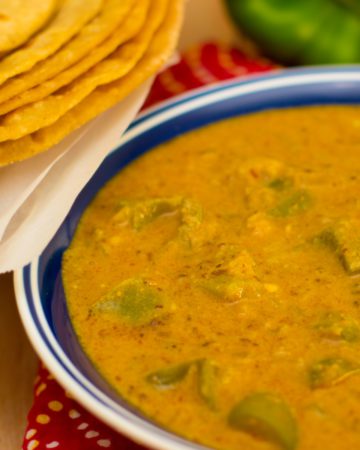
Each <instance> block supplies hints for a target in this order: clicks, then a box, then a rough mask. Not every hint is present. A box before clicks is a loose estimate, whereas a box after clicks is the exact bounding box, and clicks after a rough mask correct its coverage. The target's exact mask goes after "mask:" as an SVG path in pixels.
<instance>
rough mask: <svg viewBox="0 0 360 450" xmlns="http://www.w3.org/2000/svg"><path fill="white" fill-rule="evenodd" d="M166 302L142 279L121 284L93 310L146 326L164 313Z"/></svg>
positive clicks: (133, 279)
mask: <svg viewBox="0 0 360 450" xmlns="http://www.w3.org/2000/svg"><path fill="white" fill-rule="evenodd" d="M163 307H164V300H163V297H162V296H161V295H160V293H159V292H158V290H157V289H156V288H155V287H153V286H151V285H149V284H148V283H147V282H146V281H145V280H143V279H142V278H130V279H128V280H125V281H123V282H121V283H120V284H119V285H118V286H116V287H115V289H113V290H112V291H111V292H109V293H108V294H106V295H105V296H104V297H103V298H102V299H101V300H99V301H98V302H97V303H96V304H95V306H94V307H93V308H92V311H93V312H101V313H106V314H110V315H111V316H115V317H119V318H121V319H122V320H124V321H126V322H128V323H130V324H132V325H145V324H146V323H149V322H150V321H151V320H153V319H155V318H156V317H158V316H159V315H160V314H162V313H163Z"/></svg>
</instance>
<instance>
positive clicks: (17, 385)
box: [0, 274, 38, 450]
mask: <svg viewBox="0 0 360 450" xmlns="http://www.w3.org/2000/svg"><path fill="white" fill-rule="evenodd" d="M37 364H38V362H37V357H36V356H35V353H34V351H33V350H32V348H31V346H30V344H29V342H28V339H27V337H26V336H25V333H24V331H23V327H22V325H21V323H20V319H19V316H18V313H17V309H16V304H15V298H14V290H13V284H12V275H11V274H6V275H0V449H1V450H18V449H20V448H21V441H22V437H23V433H24V429H25V424H26V415H27V412H28V410H29V407H30V405H31V402H32V386H33V382H34V378H35V373H36V369H37Z"/></svg>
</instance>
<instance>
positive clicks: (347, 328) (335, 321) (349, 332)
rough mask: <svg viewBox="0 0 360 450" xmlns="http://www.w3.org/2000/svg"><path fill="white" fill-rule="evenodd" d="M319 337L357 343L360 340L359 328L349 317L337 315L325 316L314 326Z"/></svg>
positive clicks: (329, 314)
mask: <svg viewBox="0 0 360 450" xmlns="http://www.w3.org/2000/svg"><path fill="white" fill-rule="evenodd" d="M315 329H316V330H318V332H319V333H320V335H321V336H322V337H324V338H327V339H332V340H341V341H346V342H357V341H359V340H360V326H359V324H358V323H357V322H356V320H354V319H353V318H351V317H347V316H344V315H343V314H339V313H328V314H326V315H325V316H324V317H323V318H322V319H321V320H320V321H319V322H318V323H317V324H316V325H315Z"/></svg>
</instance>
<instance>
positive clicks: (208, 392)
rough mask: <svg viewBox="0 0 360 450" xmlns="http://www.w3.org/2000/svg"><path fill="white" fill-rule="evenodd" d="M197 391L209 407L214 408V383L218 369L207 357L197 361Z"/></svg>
mask: <svg viewBox="0 0 360 450" xmlns="http://www.w3.org/2000/svg"><path fill="white" fill-rule="evenodd" d="M198 370H199V393H200V396H201V398H202V399H203V400H204V401H205V403H206V404H207V405H208V407H209V408H210V409H216V400H215V385H216V379H217V372H218V369H217V367H216V366H215V364H214V363H213V362H212V361H210V360H209V359H202V360H200V361H199V362H198Z"/></svg>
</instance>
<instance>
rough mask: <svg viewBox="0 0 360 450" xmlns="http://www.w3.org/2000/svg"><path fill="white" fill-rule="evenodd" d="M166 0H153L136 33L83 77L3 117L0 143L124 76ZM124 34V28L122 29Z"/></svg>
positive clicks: (33, 128) (45, 123) (161, 16)
mask: <svg viewBox="0 0 360 450" xmlns="http://www.w3.org/2000/svg"><path fill="white" fill-rule="evenodd" d="M167 2H168V0H153V1H152V3H151V5H152V6H151V9H150V14H149V17H148V18H147V20H146V24H145V26H144V28H143V29H142V30H141V32H140V33H139V35H138V36H136V37H135V38H134V39H133V40H131V41H130V42H128V43H126V44H124V45H122V46H120V47H119V48H118V49H117V50H116V51H115V52H113V53H112V54H111V55H110V56H109V57H108V58H106V59H104V60H103V61H101V62H100V63H99V64H97V65H96V66H94V67H93V68H92V69H91V70H89V71H88V72H87V73H85V74H84V75H83V76H81V77H79V78H77V79H76V80H75V81H74V82H73V83H71V84H69V85H68V86H66V87H64V88H63V89H61V90H60V91H57V92H56V93H55V94H53V95H50V96H48V97H46V98H44V99H43V100H41V101H38V102H35V103H31V104H30V105H26V106H24V107H21V108H19V109H16V110H15V111H13V112H11V113H9V114H7V115H5V116H3V118H2V120H1V122H0V142H3V141H7V140H9V139H19V138H21V137H23V136H26V135H27V134H30V133H33V132H34V131H36V130H39V129H40V128H44V127H46V126H48V125H51V124H52V123H54V122H55V121H56V120H58V119H59V118H60V117H61V116H62V115H64V114H65V113H66V112H67V111H69V110H70V109H72V108H73V107H74V106H76V105H77V104H78V103H80V102H81V101H82V100H83V99H84V98H85V97H87V96H88V95H89V94H90V93H91V92H92V91H94V89H96V88H97V87H98V86H101V85H104V84H108V83H111V82H112V81H115V80H117V79H119V78H121V77H123V76H124V75H126V74H127V73H128V72H129V71H130V70H132V69H133V67H134V66H135V65H136V63H137V62H138V61H139V60H140V59H141V57H142V56H143V55H144V53H145V52H146V50H147V48H148V47H149V43H150V42H151V40H152V37H153V35H154V33H155V32H156V30H157V29H158V28H159V26H160V24H161V22H162V21H163V20H164V17H165V14H166V8H167ZM121 30H124V32H125V33H126V32H127V30H125V29H123V28H121Z"/></svg>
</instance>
